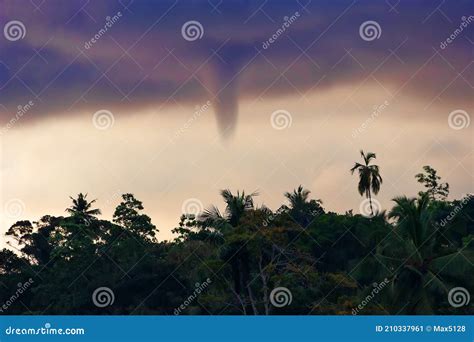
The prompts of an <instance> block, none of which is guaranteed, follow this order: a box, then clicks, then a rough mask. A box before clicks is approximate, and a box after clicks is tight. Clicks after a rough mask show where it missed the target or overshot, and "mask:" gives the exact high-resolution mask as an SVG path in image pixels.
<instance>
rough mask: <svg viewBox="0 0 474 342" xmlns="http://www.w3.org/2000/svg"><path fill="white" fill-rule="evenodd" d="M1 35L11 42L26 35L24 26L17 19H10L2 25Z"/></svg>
mask: <svg viewBox="0 0 474 342" xmlns="http://www.w3.org/2000/svg"><path fill="white" fill-rule="evenodd" d="M3 35H4V36H5V38H6V39H7V40H9V41H11V42H15V41H17V40H20V39H23V38H25V37H26V27H25V25H24V24H23V23H22V22H21V21H19V20H12V21H9V22H8V23H6V24H5V26H4V27H3Z"/></svg>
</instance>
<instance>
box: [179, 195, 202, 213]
mask: <svg viewBox="0 0 474 342" xmlns="http://www.w3.org/2000/svg"><path fill="white" fill-rule="evenodd" d="M203 210H204V206H203V205H202V202H201V201H200V200H198V199H197V198H188V199H187V200H186V201H184V202H183V205H182V206H181V212H182V213H183V214H184V215H194V217H197V216H198V215H199V214H200V213H202V212H203Z"/></svg>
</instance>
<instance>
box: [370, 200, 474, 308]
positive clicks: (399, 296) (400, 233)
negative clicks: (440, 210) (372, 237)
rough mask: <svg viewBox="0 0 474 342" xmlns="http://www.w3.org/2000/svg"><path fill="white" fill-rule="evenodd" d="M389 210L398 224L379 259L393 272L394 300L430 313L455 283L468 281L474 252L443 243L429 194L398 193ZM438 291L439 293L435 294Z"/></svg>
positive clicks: (382, 248) (384, 244) (380, 250)
mask: <svg viewBox="0 0 474 342" xmlns="http://www.w3.org/2000/svg"><path fill="white" fill-rule="evenodd" d="M394 202H395V203H396V205H395V207H394V208H393V209H392V210H391V211H390V213H389V214H388V218H390V219H394V221H395V225H396V226H395V228H394V230H393V231H392V232H391V233H390V234H389V235H388V236H387V239H386V241H385V242H384V243H383V244H382V246H380V247H379V248H378V252H377V259H378V260H381V261H382V262H383V264H384V265H385V267H386V268H385V270H390V273H391V274H388V275H389V276H391V275H393V276H394V283H393V286H392V289H391V292H392V293H391V294H392V296H391V299H390V301H391V304H392V305H394V307H396V306H398V305H400V306H401V307H402V310H403V311H404V312H406V313H408V314H413V313H415V314H430V313H432V312H433V310H432V308H433V305H435V304H436V303H437V301H439V300H438V299H440V298H443V297H444V298H446V297H445V295H446V293H447V292H448V291H447V290H448V289H449V288H450V287H451V286H450V285H449V284H448V283H447V281H450V282H452V283H453V284H458V285H466V284H465V283H466V280H465V279H466V276H465V274H466V273H469V272H470V271H472V264H471V263H470V260H473V257H474V254H473V252H472V251H470V250H468V249H465V248H461V249H459V250H453V249H452V247H450V246H444V245H442V244H441V243H440V240H439V234H438V233H437V232H438V225H437V222H436V218H435V210H433V207H432V201H431V200H430V198H429V195H428V194H426V193H424V194H422V195H421V196H420V197H419V198H417V199H415V198H407V197H405V196H403V197H397V198H395V199H394ZM386 275H387V274H386ZM436 294H438V296H436Z"/></svg>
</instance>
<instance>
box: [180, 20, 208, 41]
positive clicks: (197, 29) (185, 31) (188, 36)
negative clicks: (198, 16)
mask: <svg viewBox="0 0 474 342" xmlns="http://www.w3.org/2000/svg"><path fill="white" fill-rule="evenodd" d="M181 36H182V37H183V38H184V39H185V40H187V41H188V42H193V41H195V40H198V39H201V38H202V37H203V36H204V27H202V25H201V23H200V22H199V21H197V20H190V21H187V22H185V23H184V24H183V26H182V27H181Z"/></svg>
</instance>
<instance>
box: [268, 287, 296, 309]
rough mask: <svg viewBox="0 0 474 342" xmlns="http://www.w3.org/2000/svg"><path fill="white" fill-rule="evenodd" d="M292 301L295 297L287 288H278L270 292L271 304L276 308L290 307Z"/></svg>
mask: <svg viewBox="0 0 474 342" xmlns="http://www.w3.org/2000/svg"><path fill="white" fill-rule="evenodd" d="M292 301H293V295H292V294H291V291H290V290H289V289H288V288H286V287H276V288H274V289H273V290H272V292H270V303H272V305H273V306H274V307H276V308H282V307H284V306H288V305H290V304H291V302H292Z"/></svg>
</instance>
